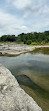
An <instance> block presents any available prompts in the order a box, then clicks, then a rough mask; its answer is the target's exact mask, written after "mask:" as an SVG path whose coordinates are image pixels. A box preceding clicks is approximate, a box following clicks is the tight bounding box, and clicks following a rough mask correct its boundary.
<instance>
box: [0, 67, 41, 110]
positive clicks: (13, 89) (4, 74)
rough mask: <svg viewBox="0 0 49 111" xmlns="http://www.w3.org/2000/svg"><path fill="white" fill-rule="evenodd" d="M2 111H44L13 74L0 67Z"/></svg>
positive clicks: (0, 104) (0, 107) (0, 103)
mask: <svg viewBox="0 0 49 111" xmlns="http://www.w3.org/2000/svg"><path fill="white" fill-rule="evenodd" d="M0 111H42V109H41V108H40V107H39V106H38V105H37V103H36V102H35V101H34V100H33V98H32V97H30V96H29V95H28V94H27V93H25V91H24V90H23V89H21V88H20V86H19V84H18V82H17V80H16V79H15V77H14V76H13V75H12V74H11V72H10V71H9V70H8V69H6V68H5V67H3V66H2V65H0Z"/></svg>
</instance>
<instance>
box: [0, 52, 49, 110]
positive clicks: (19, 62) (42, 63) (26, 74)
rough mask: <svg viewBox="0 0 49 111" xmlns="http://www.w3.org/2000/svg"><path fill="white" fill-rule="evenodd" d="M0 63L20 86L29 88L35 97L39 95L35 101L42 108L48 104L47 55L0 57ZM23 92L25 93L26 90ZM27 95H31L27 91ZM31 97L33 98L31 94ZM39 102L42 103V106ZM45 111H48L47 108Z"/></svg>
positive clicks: (48, 56)
mask: <svg viewBox="0 0 49 111" xmlns="http://www.w3.org/2000/svg"><path fill="white" fill-rule="evenodd" d="M0 63H1V64H2V65H4V66H5V67H7V68H8V69H9V70H10V71H11V72H12V74H13V75H14V76H15V77H16V78H17V80H18V82H19V84H20V85H21V86H25V87H28V88H31V91H35V94H36V97H37V96H38V95H39V97H40V99H39V100H36V101H37V102H38V104H39V105H40V106H41V107H42V108H43V106H45V104H46V103H44V102H47V104H49V103H48V101H49V84H48V80H49V55H47V54H45V55H44V54H42V53H39V52H38V53H35V54H33V53H26V54H21V55H19V56H16V57H6V56H0ZM23 88H24V87H23ZM25 90H26V92H27V88H26V89H25ZM27 93H28V94H30V95H31V93H30V92H29V91H28V92H27ZM31 96H32V97H33V96H34V94H33V92H32V95H31ZM41 98H42V99H43V100H41ZM47 100H48V101H47ZM40 101H41V102H43V106H42V104H41V103H40ZM48 106H49V105H48ZM48 106H47V107H48ZM44 110H45V109H44V108H43V111H44ZM45 111H48V108H47V110H45Z"/></svg>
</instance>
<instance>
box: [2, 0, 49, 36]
mask: <svg viewBox="0 0 49 111" xmlns="http://www.w3.org/2000/svg"><path fill="white" fill-rule="evenodd" d="M46 30H49V0H0V36H2V35H6V34H10V35H12V34H15V35H18V34H20V33H28V32H43V31H46Z"/></svg>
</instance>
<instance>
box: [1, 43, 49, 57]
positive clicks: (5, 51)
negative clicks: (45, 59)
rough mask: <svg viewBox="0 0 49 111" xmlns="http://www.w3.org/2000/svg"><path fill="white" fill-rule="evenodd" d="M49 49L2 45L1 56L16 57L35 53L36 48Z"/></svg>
mask: <svg viewBox="0 0 49 111" xmlns="http://www.w3.org/2000/svg"><path fill="white" fill-rule="evenodd" d="M40 47H49V45H40V46H39V45H25V44H16V43H0V55H3V56H4V55H6V56H16V55H19V54H22V53H26V52H29V51H33V50H34V49H35V48H40Z"/></svg>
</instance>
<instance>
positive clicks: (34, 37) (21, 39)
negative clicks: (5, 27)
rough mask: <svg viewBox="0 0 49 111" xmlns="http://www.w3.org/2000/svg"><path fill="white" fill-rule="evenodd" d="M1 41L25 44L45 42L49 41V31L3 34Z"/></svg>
mask: <svg viewBox="0 0 49 111" xmlns="http://www.w3.org/2000/svg"><path fill="white" fill-rule="evenodd" d="M0 41H1V42H2V41H3V42H6V41H10V42H14V41H15V42H17V43H24V44H28V45H29V44H42V45H43V44H45V43H48V42H49V31H45V32H39V33H37V32H34V33H27V34H25V33H22V34H19V35H18V36H15V35H3V36H1V37H0Z"/></svg>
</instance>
